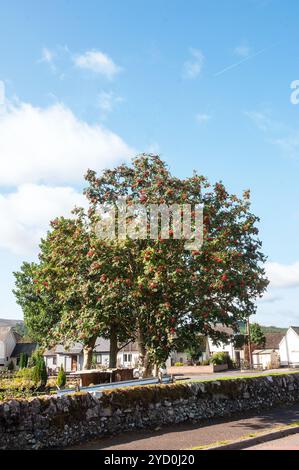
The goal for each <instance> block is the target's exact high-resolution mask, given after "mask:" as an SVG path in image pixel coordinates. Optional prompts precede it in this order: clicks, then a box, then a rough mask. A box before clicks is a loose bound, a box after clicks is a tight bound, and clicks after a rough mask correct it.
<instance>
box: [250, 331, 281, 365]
mask: <svg viewBox="0 0 299 470" xmlns="http://www.w3.org/2000/svg"><path fill="white" fill-rule="evenodd" d="M283 337H284V333H280V332H277V333H265V344H264V346H263V348H256V349H254V350H253V352H252V362H253V367H254V368H255V369H263V370H265V369H277V368H278V367H280V353H279V344H280V342H281V340H282V338H283Z"/></svg>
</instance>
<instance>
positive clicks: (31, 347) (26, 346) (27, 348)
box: [11, 343, 37, 357]
mask: <svg viewBox="0 0 299 470" xmlns="http://www.w3.org/2000/svg"><path fill="white" fill-rule="evenodd" d="M36 347H37V344H36V343H17V344H16V345H15V347H14V350H13V352H12V353H11V357H18V356H19V355H20V354H21V353H23V354H27V355H28V356H31V354H32V353H33V351H35V349H36Z"/></svg>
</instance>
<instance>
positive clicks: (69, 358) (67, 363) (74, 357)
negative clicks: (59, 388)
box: [44, 343, 83, 374]
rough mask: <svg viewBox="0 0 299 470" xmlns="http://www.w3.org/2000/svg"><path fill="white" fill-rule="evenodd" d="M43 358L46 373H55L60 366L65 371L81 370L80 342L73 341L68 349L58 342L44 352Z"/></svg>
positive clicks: (81, 352)
mask: <svg viewBox="0 0 299 470" xmlns="http://www.w3.org/2000/svg"><path fill="white" fill-rule="evenodd" d="M44 359H45V363H46V367H47V371H48V374H52V373H56V372H57V371H58V370H59V369H60V367H61V366H62V367H63V368H64V370H65V371H66V372H75V371H77V370H81V369H82V366H83V347H82V344H81V343H74V344H72V345H71V346H70V348H68V349H66V348H65V347H64V346H62V345H61V344H58V345H57V346H55V347H54V348H52V349H48V350H46V351H45V352H44Z"/></svg>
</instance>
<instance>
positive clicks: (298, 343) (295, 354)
mask: <svg viewBox="0 0 299 470" xmlns="http://www.w3.org/2000/svg"><path fill="white" fill-rule="evenodd" d="M279 354H280V364H281V366H287V367H299V326H290V327H289V329H288V331H287V332H286V334H285V336H284V337H283V338H282V340H281V342H280V343H279Z"/></svg>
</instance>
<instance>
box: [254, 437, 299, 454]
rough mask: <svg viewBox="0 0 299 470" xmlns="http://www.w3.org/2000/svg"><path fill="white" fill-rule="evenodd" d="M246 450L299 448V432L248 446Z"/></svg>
mask: <svg viewBox="0 0 299 470" xmlns="http://www.w3.org/2000/svg"><path fill="white" fill-rule="evenodd" d="M246 450H299V434H295V435H294V436H287V437H283V438H281V439H275V440H274V441H270V442H265V443H264V444H258V445H255V446H252V447H247V449H246Z"/></svg>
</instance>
